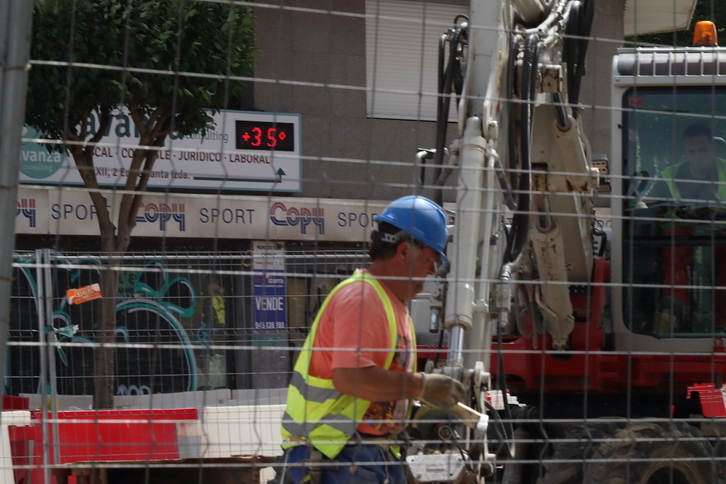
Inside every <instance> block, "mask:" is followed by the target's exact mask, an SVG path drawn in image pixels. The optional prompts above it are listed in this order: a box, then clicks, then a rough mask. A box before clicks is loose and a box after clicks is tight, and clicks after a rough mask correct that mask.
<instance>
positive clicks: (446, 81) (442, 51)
mask: <svg viewBox="0 0 726 484" xmlns="http://www.w3.org/2000/svg"><path fill="white" fill-rule="evenodd" d="M459 18H466V17H463V16H457V17H456V19H455V21H458V20H459ZM467 37H468V31H467V27H466V26H465V25H461V24H460V25H456V26H455V27H454V29H453V32H452V33H451V39H450V40H449V59H448V62H445V58H446V42H447V39H448V38H449V34H444V35H442V36H441V38H440V39H439V61H438V69H439V79H438V88H439V92H438V99H437V103H436V152H435V154H434V183H435V184H437V185H438V184H439V179H440V178H441V172H442V169H443V164H444V149H445V146H446V131H447V127H448V122H449V119H448V118H449V109H450V107H451V88H452V86H454V89H455V92H456V94H457V96H460V95H461V89H462V85H463V81H462V79H463V76H462V74H461V66H460V64H459V60H458V55H457V53H458V48H459V44H460V43H461V42H462V40H466V39H467ZM444 64H446V67H444ZM455 80H456V82H454V81H455Z"/></svg>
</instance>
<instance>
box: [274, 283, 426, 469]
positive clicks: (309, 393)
mask: <svg viewBox="0 0 726 484" xmlns="http://www.w3.org/2000/svg"><path fill="white" fill-rule="evenodd" d="M360 281H363V282H366V283H368V284H370V285H371V286H373V288H374V289H375V291H376V293H377V294H378V297H380V299H381V302H382V303H383V307H384V309H385V312H386V317H387V318H388V331H389V334H390V335H391V342H390V347H391V351H390V352H389V353H388V355H387V356H386V361H385V364H384V365H383V369H384V370H388V369H389V368H390V366H391V363H392V362H393V357H394V354H395V350H396V342H397V335H398V330H397V324H396V313H395V312H394V311H393V305H392V304H391V299H390V298H389V297H388V294H387V293H386V290H385V289H384V288H383V286H382V285H381V284H380V283H379V282H378V281H377V280H376V279H375V278H374V277H373V276H371V275H369V274H366V273H363V272H357V273H355V274H354V275H353V276H351V277H349V278H348V279H346V280H345V281H343V282H341V283H340V284H338V285H337V286H336V287H335V288H334V289H333V290H332V291H331V292H330V294H329V295H328V297H327V298H325V301H324V302H323V305H322V306H321V308H320V310H319V311H318V315H317V316H316V318H315V321H313V326H312V328H311V330H310V334H308V336H307V338H306V339H305V344H304V345H303V348H302V351H301V353H300V356H299V357H298V360H297V363H296V364H295V369H294V371H293V374H292V379H291V381H290V387H289V389H288V393H287V408H286V409H285V414H284V416H283V417H282V428H281V434H282V437H283V438H284V439H286V440H288V442H286V443H285V444H283V448H289V447H293V446H295V445H300V442H294V441H289V439H290V438H291V437H294V438H296V439H302V440H304V441H306V442H309V443H310V444H312V445H313V446H314V447H315V448H316V449H318V450H319V451H320V452H322V453H323V455H325V456H327V457H329V458H330V459H334V458H335V456H337V455H338V454H339V453H340V451H341V450H342V449H343V447H344V446H345V444H346V443H347V442H348V440H350V438H351V436H352V435H353V434H354V433H355V431H356V428H357V427H358V423H359V422H360V421H361V419H362V418H363V415H365V413H366V410H368V407H369V406H370V404H371V402H369V401H367V400H363V399H361V398H356V397H354V396H352V395H346V394H343V393H340V392H339V391H337V390H336V389H335V386H334V385H333V380H332V379H327V378H317V377H314V376H311V375H310V374H309V368H310V360H311V359H312V348H313V342H314V341H315V335H316V334H317V330H318V326H319V323H320V320H321V318H322V315H323V313H324V312H325V309H326V308H327V306H328V303H329V302H330V301H331V299H332V297H333V295H334V294H335V293H336V292H338V291H339V290H340V289H341V288H343V287H345V286H347V285H348V284H352V283H354V282H360ZM409 324H410V325H411V335H412V337H413V336H414V335H415V332H414V328H413V322H412V321H411V318H410V317H409ZM413 341H414V343H413V345H414V348H415V344H416V343H415V339H414V340H413Z"/></svg>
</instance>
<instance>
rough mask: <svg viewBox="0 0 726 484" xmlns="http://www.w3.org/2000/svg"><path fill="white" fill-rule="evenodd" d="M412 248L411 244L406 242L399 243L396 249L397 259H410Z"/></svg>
mask: <svg viewBox="0 0 726 484" xmlns="http://www.w3.org/2000/svg"><path fill="white" fill-rule="evenodd" d="M412 249H413V246H411V243H410V242H408V241H404V242H401V243H400V244H398V246H397V247H396V255H397V256H398V257H403V259H404V260H406V259H407V258H408V257H411V254H412V252H413V250H412Z"/></svg>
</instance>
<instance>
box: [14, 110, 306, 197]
mask: <svg viewBox="0 0 726 484" xmlns="http://www.w3.org/2000/svg"><path fill="white" fill-rule="evenodd" d="M213 118H214V123H215V128H214V129H212V130H210V131H207V132H206V133H205V135H204V137H202V136H201V135H193V136H181V135H179V134H178V133H172V134H171V135H169V137H168V138H167V141H166V144H165V145H164V146H163V147H162V148H160V149H159V157H158V159H157V160H156V162H155V163H154V168H153V170H152V172H151V175H150V178H149V187H163V188H167V189H171V190H179V191H183V190H184V189H195V190H199V189H202V190H204V189H209V190H218V189H220V188H222V189H225V190H264V191H273V192H300V191H302V182H301V180H302V173H301V166H302V163H301V152H300V146H301V134H300V124H301V123H300V116H299V115H297V114H273V113H251V112H244V111H221V112H219V113H218V114H216V115H214V116H213ZM88 126H89V131H90V133H91V135H93V134H95V133H96V130H97V129H98V126H99V120H98V118H97V117H96V115H95V114H92V115H91V116H90V117H89V119H88ZM38 138H39V136H38V135H37V133H36V132H35V131H33V130H32V129H30V128H27V127H26V130H25V132H24V133H23V141H24V143H23V146H22V152H21V160H20V182H21V183H32V184H54V185H57V184H63V185H83V180H82V179H81V176H80V173H79V172H78V169H77V168H76V165H75V163H74V162H73V158H72V157H71V156H68V155H66V154H65V153H50V152H48V150H47V149H46V145H45V144H43V143H39V142H38V141H39V140H38ZM138 144H139V133H138V130H137V129H136V126H135V125H134V123H133V121H132V120H131V116H130V115H129V114H128V111H126V110H125V109H123V108H121V109H119V110H118V111H117V112H116V113H115V115H114V118H113V122H112V123H111V125H110V126H109V127H108V129H107V130H106V132H105V133H104V137H103V138H102V139H101V142H100V143H99V144H98V146H96V148H95V149H94V151H93V155H94V160H95V174H96V178H97V179H98V182H99V184H101V185H102V186H121V185H123V184H124V183H125V181H126V178H127V176H128V174H129V166H130V164H131V159H132V157H133V155H134V151H135V150H136V148H137V147H138Z"/></svg>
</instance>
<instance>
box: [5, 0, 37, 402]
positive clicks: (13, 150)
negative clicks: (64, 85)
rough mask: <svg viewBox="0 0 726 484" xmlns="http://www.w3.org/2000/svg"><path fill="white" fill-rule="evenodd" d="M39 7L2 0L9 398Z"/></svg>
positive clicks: (19, 0) (24, 0)
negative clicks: (25, 135) (18, 219)
mask: <svg viewBox="0 0 726 484" xmlns="http://www.w3.org/2000/svg"><path fill="white" fill-rule="evenodd" d="M32 16H33V2H31V1H28V0H0V221H2V223H3V226H4V227H5V230H2V231H0V355H1V356H2V357H0V394H2V393H5V392H4V390H5V355H7V350H6V346H7V337H8V331H9V329H10V324H9V317H10V294H11V291H12V260H13V249H14V246H15V230H8V227H13V228H14V227H15V211H16V210H17V187H18V171H19V166H20V139H21V136H22V130H23V125H24V124H25V122H24V119H25V95H26V91H27V85H28V59H29V57H30V38H31V33H32Z"/></svg>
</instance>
